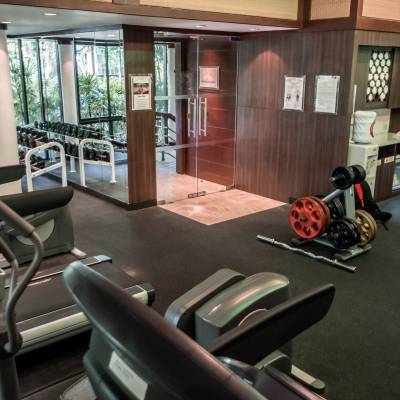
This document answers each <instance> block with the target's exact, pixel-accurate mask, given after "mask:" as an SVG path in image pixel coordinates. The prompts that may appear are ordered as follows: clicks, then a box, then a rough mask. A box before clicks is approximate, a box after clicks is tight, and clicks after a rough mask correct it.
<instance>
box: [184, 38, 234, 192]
mask: <svg viewBox="0 0 400 400" xmlns="http://www.w3.org/2000/svg"><path fill="white" fill-rule="evenodd" d="M186 49H187V53H186V57H187V66H188V70H189V71H191V76H193V77H196V73H197V68H198V67H199V66H201V67H215V66H218V67H219V90H210V89H201V88H199V96H200V98H203V99H204V98H206V99H207V102H208V108H207V110H208V112H207V136H206V135H205V134H204V133H201V132H200V134H199V139H198V147H197V149H195V148H193V149H189V150H187V154H186V158H185V162H186V169H185V173H186V174H188V175H192V176H196V173H197V174H198V177H199V178H200V179H205V180H207V181H211V182H215V183H218V184H220V185H225V186H230V185H232V184H233V182H234V162H235V124H236V118H235V115H236V114H235V108H236V77H237V41H235V40H231V39H230V38H216V37H214V38H207V37H203V38H201V39H200V41H199V43H198V46H197V43H196V42H193V41H192V42H190V43H188V45H187V46H186ZM197 51H198V55H197ZM197 62H198V64H197ZM202 115H203V118H202V120H203V122H204V107H203V114H202ZM203 125H204V123H203V124H202V126H203ZM203 127H204V126H203ZM190 140H194V139H191V138H189V143H190ZM196 157H197V163H196ZM196 171H197V172H196Z"/></svg>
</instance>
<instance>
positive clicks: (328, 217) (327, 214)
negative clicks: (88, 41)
mask: <svg viewBox="0 0 400 400" xmlns="http://www.w3.org/2000/svg"><path fill="white" fill-rule="evenodd" d="M311 197H312V198H313V199H315V200H316V201H317V202H318V203H319V205H320V206H321V207H322V209H323V210H324V214H325V228H324V232H323V233H325V232H326V230H327V229H328V226H329V224H330V223H331V212H330V210H329V207H328V206H327V205H326V203H324V202H323V201H322V200H321V199H320V198H319V197H315V196H311Z"/></svg>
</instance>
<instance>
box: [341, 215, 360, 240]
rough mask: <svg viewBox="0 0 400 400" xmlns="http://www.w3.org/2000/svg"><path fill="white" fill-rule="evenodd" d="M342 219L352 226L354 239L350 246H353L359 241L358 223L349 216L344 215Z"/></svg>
mask: <svg viewBox="0 0 400 400" xmlns="http://www.w3.org/2000/svg"><path fill="white" fill-rule="evenodd" d="M344 220H346V221H347V222H349V223H350V224H352V226H353V232H354V234H353V237H354V241H353V243H352V246H355V245H356V244H357V243H358V242H359V241H360V228H359V226H358V223H357V221H355V220H354V219H351V218H348V217H344Z"/></svg>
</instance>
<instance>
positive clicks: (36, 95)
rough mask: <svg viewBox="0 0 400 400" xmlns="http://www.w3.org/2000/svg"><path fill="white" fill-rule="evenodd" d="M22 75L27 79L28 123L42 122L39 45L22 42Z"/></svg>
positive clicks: (30, 41)
mask: <svg viewBox="0 0 400 400" xmlns="http://www.w3.org/2000/svg"><path fill="white" fill-rule="evenodd" d="M22 68H23V70H22V73H23V77H24V79H25V94H26V102H27V108H28V123H31V122H33V121H40V120H42V108H41V99H40V82H39V63H38V43H37V41H36V40H30V39H28V40H22Z"/></svg>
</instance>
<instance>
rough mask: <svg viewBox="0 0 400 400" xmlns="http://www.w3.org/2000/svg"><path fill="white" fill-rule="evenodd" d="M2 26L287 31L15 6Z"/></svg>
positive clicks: (11, 31)
mask: <svg viewBox="0 0 400 400" xmlns="http://www.w3.org/2000/svg"><path fill="white" fill-rule="evenodd" d="M45 13H54V14H57V15H55V16H45V15H44V14H45ZM2 22H11V23H10V24H8V25H7V26H8V31H7V34H8V35H23V34H34V33H43V32H54V31H62V30H90V29H95V28H98V27H102V26H110V25H121V24H126V25H140V26H152V27H157V28H168V29H188V30H196V31H199V30H200V31H201V30H205V31H219V32H229V33H232V32H237V33H243V32H251V31H271V30H283V29H285V30H286V29H288V28H279V27H272V26H260V25H243V24H230V23H222V22H210V21H195V20H183V19H173V18H157V17H143V16H136V15H124V14H110V13H98V12H89V11H80V10H63V9H51V8H44V7H28V6H15V5H10V4H0V23H2Z"/></svg>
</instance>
